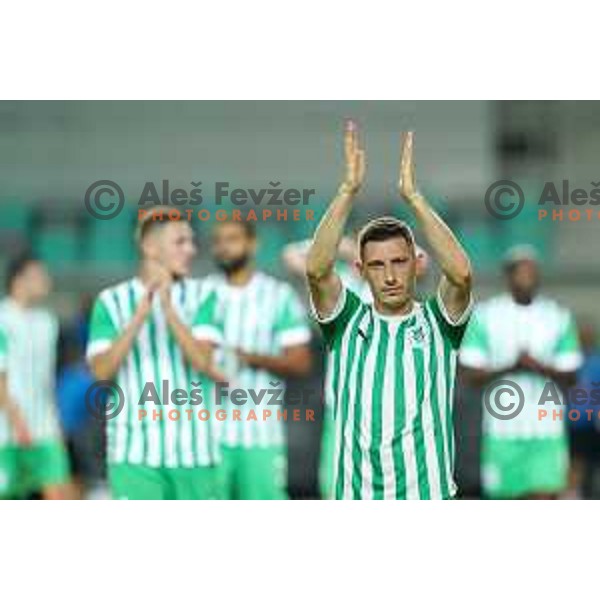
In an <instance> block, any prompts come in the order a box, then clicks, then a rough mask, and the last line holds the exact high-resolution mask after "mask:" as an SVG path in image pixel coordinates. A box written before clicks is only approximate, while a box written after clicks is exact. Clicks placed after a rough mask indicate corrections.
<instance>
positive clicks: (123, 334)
mask: <svg viewBox="0 0 600 600" xmlns="http://www.w3.org/2000/svg"><path fill="white" fill-rule="evenodd" d="M171 212H172V211H171ZM136 237H137V241H138V243H139V251H140V255H141V264H140V267H139V271H138V275H137V276H136V277H134V278H133V279H130V280H128V281H125V282H123V283H120V284H118V285H115V286H113V287H110V288H108V289H106V290H104V291H103V292H102V293H101V294H100V295H99V297H98V299H97V300H96V303H95V306H94V309H93V313H92V318H91V326H90V332H89V344H88V349H87V357H88V361H89V364H90V367H91V369H92V371H93V373H94V374H95V376H96V378H97V379H98V380H103V381H105V380H111V379H113V378H114V379H115V381H116V382H117V384H118V385H119V386H120V388H121V390H122V391H123V394H124V400H125V403H124V406H123V409H122V410H121V412H119V413H118V414H117V416H116V417H114V418H111V419H110V420H108V431H107V434H108V450H107V451H108V477H109V484H110V486H111V490H112V494H113V497H114V498H117V499H209V498H221V497H222V492H223V488H222V470H221V454H220V449H219V444H218V439H217V435H216V431H215V430H214V429H215V423H214V418H213V416H212V408H213V407H212V402H211V397H212V391H211V390H212V388H213V385H212V382H211V381H210V380H209V377H207V376H200V373H201V372H202V373H210V374H211V375H212V376H214V377H218V374H216V373H214V372H212V371H211V368H210V364H211V359H212V352H213V345H214V344H215V343H217V342H219V341H220V333H219V331H218V330H217V329H216V328H215V314H214V308H215V303H214V298H211V297H210V296H209V295H205V294H203V293H202V291H201V289H200V284H199V282H198V281H195V280H192V279H189V278H188V275H189V273H190V269H191V265H192V260H193V258H194V255H195V253H196V249H195V245H194V240H193V232H192V228H191V227H190V225H189V223H188V222H186V221H184V220H181V221H172V220H169V219H168V218H167V217H166V216H164V218H163V217H162V215H161V212H160V211H154V212H150V213H149V214H148V215H147V216H146V217H145V218H144V219H142V220H141V221H140V222H139V224H138V229H137V236H136ZM163 382H167V383H168V386H169V390H170V391H169V394H172V392H173V391H174V390H175V389H176V388H177V389H180V390H184V391H185V393H186V394H187V396H186V400H185V404H183V405H181V404H179V405H174V404H173V403H172V402H171V401H170V400H169V398H165V397H163V391H162V390H163ZM198 382H201V383H202V386H201V388H197V387H196V389H201V392H202V400H203V402H202V404H201V405H196V404H193V402H192V401H191V400H190V399H189V397H190V396H189V395H190V394H191V392H192V389H193V387H194V386H197V383H198ZM147 384H154V386H155V389H156V391H157V392H158V398H160V400H161V401H162V403H161V404H155V403H154V402H153V401H147V402H144V403H142V404H140V403H139V401H140V398H141V397H142V395H144V394H145V393H144V388H145V386H146V385H147ZM147 389H149V388H147ZM166 402H169V403H168V404H166ZM173 409H175V410H176V411H177V412H178V414H179V418H178V419H176V420H174V419H172V418H168V413H169V411H171V410H173ZM200 409H207V410H209V411H211V417H210V418H208V419H200V418H198V415H197V413H198V411H199V410H200ZM140 410H145V411H146V413H147V414H143V413H141V412H140ZM155 411H156V412H155ZM188 411H189V413H191V415H190V414H188ZM156 413H160V415H161V416H160V418H154V417H155V414H156Z"/></svg>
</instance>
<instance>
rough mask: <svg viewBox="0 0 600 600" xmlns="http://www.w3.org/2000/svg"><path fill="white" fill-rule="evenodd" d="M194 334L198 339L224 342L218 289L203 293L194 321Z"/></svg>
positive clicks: (218, 343)
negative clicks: (219, 312)
mask: <svg viewBox="0 0 600 600" xmlns="http://www.w3.org/2000/svg"><path fill="white" fill-rule="evenodd" d="M192 335H193V336H194V337H195V338H196V339H198V340H207V341H209V342H213V343H214V344H216V345H218V346H219V345H222V344H223V325H222V323H221V319H220V318H219V314H218V295H217V290H216V289H212V290H211V291H210V293H208V294H206V295H203V296H202V299H201V302H200V304H199V306H198V310H197V311H196V315H195V317H194V320H193V323H192Z"/></svg>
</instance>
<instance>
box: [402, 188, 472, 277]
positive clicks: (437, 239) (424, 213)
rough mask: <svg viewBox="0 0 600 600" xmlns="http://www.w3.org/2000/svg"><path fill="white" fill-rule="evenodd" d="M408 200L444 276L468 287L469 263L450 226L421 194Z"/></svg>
mask: <svg viewBox="0 0 600 600" xmlns="http://www.w3.org/2000/svg"><path fill="white" fill-rule="evenodd" d="M408 201H409V204H410V206H411V207H412V209H413V211H414V213H415V216H416V218H417V222H418V223H419V226H420V227H421V229H422V231H423V234H424V236H425V239H426V240H427V243H428V244H429V245H430V246H431V250H432V252H433V255H434V257H435V259H436V260H437V262H438V264H439V265H440V268H441V269H442V272H443V273H444V275H445V276H446V278H447V279H448V280H449V281H450V282H451V283H452V284H453V285H455V286H457V287H461V288H465V289H466V288H469V287H470V285H471V278H472V271H471V263H470V261H469V257H468V256H467V254H466V252H465V251H464V249H463V247H462V246H461V244H460V243H459V242H458V240H457V239H456V237H455V236H454V234H453V233H452V231H451V230H450V228H449V227H448V226H447V225H446V223H444V221H443V219H442V218H441V217H440V216H439V215H438V214H437V213H436V212H435V211H434V210H433V208H432V207H431V206H430V205H429V203H428V202H427V200H426V199H425V198H424V197H423V196H421V195H415V196H413V197H412V198H410V199H409V200H408Z"/></svg>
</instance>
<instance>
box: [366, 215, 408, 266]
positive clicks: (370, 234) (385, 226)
mask: <svg viewBox="0 0 600 600" xmlns="http://www.w3.org/2000/svg"><path fill="white" fill-rule="evenodd" d="M395 237H401V238H404V239H405V240H406V243H407V244H408V246H409V247H411V248H413V249H414V247H415V238H414V236H413V233H412V231H411V229H410V227H409V226H408V225H407V224H406V223H405V222H404V221H401V220H400V219H396V217H378V218H377V219H373V220H372V221H369V222H368V223H367V224H366V225H365V226H364V227H363V228H362V229H361V230H360V231H359V233H358V250H359V255H360V257H361V259H362V257H363V253H364V249H365V246H366V245H367V243H368V242H383V241H385V240H389V239H392V238H395Z"/></svg>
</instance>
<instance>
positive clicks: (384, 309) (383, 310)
mask: <svg viewBox="0 0 600 600" xmlns="http://www.w3.org/2000/svg"><path fill="white" fill-rule="evenodd" d="M373 306H374V307H375V310H376V311H377V312H378V313H379V314H380V315H382V316H384V317H404V316H406V315H409V314H410V313H411V312H412V310H413V308H414V306H415V301H414V298H410V299H409V300H407V301H406V302H405V303H404V304H403V305H402V306H398V307H394V308H390V307H389V306H385V305H384V304H381V303H380V302H378V301H377V300H375V301H374V302H373Z"/></svg>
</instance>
